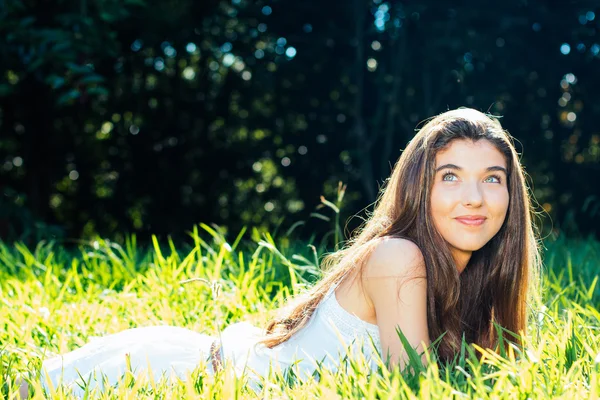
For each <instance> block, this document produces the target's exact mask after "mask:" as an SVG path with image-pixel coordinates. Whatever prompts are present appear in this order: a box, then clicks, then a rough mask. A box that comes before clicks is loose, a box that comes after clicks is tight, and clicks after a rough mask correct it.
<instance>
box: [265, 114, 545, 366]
mask: <svg viewBox="0 0 600 400" xmlns="http://www.w3.org/2000/svg"><path fill="white" fill-rule="evenodd" d="M457 139H468V140H472V141H477V140H481V139H485V140H488V141H490V142H491V143H492V144H493V145H495V147H496V148H497V149H498V150H499V151H500V152H501V153H502V154H503V155H504V157H505V158H506V162H507V167H508V168H507V170H508V192H509V207H508V211H507V214H506V218H505V220H504V223H503V225H502V227H501V228H500V230H499V231H498V233H497V234H496V235H495V236H494V237H493V238H492V239H491V240H490V241H489V242H488V243H487V244H486V245H485V246H484V247H483V248H481V249H480V250H478V251H475V252H473V254H472V257H471V259H470V261H469V263H468V265H467V267H466V269H465V270H464V271H463V272H462V273H461V274H460V275H459V273H458V270H457V268H456V265H455V263H454V261H453V258H452V255H451V252H450V249H449V247H448V245H447V243H446V241H445V240H444V238H443V237H442V236H441V235H440V233H439V232H438V231H437V230H436V229H435V227H434V225H433V221H432V218H431V211H430V193H431V188H432V185H433V179H434V175H435V171H434V170H435V156H436V154H437V152H438V151H440V150H442V149H444V148H446V147H447V146H448V145H449V143H450V142H452V141H453V140H457ZM532 216H533V211H532V206H531V202H530V196H529V193H528V189H527V186H526V184H525V174H524V171H523V168H522V167H521V165H520V162H519V159H518V155H517V152H516V150H515V147H514V142H513V139H512V137H511V136H510V135H509V134H508V133H507V132H506V131H505V130H504V129H503V128H502V126H501V125H500V123H499V122H498V121H497V120H496V119H494V118H491V117H489V116H487V115H485V114H483V113H481V112H479V111H476V110H473V109H467V108H460V109H457V110H452V111H448V112H445V113H443V114H441V115H438V116H437V117H435V118H432V119H431V120H430V121H429V122H428V123H427V124H425V125H424V126H423V128H422V129H420V130H419V132H418V133H417V134H416V135H415V137H414V138H413V139H412V140H411V141H410V143H409V144H408V146H407V147H406V149H405V150H404V152H403V153H402V155H401V156H400V158H399V159H398V161H397V163H396V165H395V166H394V169H393V171H392V174H391V176H390V177H389V178H388V179H387V180H386V182H385V184H384V186H383V187H382V189H381V191H380V193H379V196H378V199H377V201H376V202H375V207H374V210H373V212H372V214H371V215H370V217H369V218H368V219H367V220H366V221H365V222H364V223H363V225H362V226H361V227H360V228H359V229H358V230H357V231H355V234H354V235H353V237H352V238H350V239H349V240H348V242H347V243H346V245H345V246H344V247H343V248H342V249H341V250H339V251H337V252H335V253H332V254H329V255H327V256H326V257H325V258H324V260H323V263H322V267H323V269H324V271H325V272H324V277H323V278H322V279H321V280H319V282H317V283H316V284H315V285H314V286H313V287H312V288H311V289H310V291H309V292H308V293H307V294H306V295H305V296H302V297H301V298H299V299H297V300H296V302H294V303H291V304H292V305H291V306H288V308H287V310H286V311H285V313H284V314H282V315H281V316H279V317H277V318H275V319H274V320H272V321H271V322H270V323H269V324H268V325H267V336H266V337H265V339H264V340H263V341H262V343H264V344H265V345H266V346H267V347H274V346H276V345H278V344H280V343H283V342H285V341H286V340H288V339H289V338H290V337H292V336H293V335H294V334H295V333H296V332H298V331H299V330H300V329H302V327H304V326H305V325H306V323H307V322H308V320H309V319H310V317H311V316H312V314H313V312H314V311H315V309H316V307H317V305H318V304H319V302H320V301H321V300H322V299H323V297H324V296H325V294H326V293H327V291H328V290H329V288H330V287H331V285H333V284H335V283H336V282H338V281H340V280H341V279H343V277H344V276H345V275H346V274H347V272H349V271H350V270H352V269H355V268H358V269H359V272H362V268H363V266H364V264H365V261H366V260H367V258H368V257H369V255H370V253H371V251H372V250H373V248H374V246H375V245H376V244H377V242H378V241H379V239H380V238H384V237H388V236H391V237H400V238H405V239H408V240H411V241H413V242H414V243H415V244H417V245H418V246H419V248H420V249H421V252H422V253H423V257H424V259H425V267H426V271H427V309H428V314H427V322H428V326H429V335H430V338H432V339H433V340H436V339H437V338H439V337H440V336H441V335H442V334H444V333H445V335H444V336H443V338H442V340H441V342H440V343H439V347H438V356H439V357H440V358H441V359H446V360H448V359H451V358H452V357H453V356H454V355H455V353H456V351H457V350H458V349H459V348H460V343H461V340H462V337H463V335H464V337H465V339H466V341H467V342H468V343H476V344H478V345H480V346H481V347H484V348H492V349H493V348H494V347H495V346H496V345H497V342H498V337H497V334H496V333H495V330H494V327H493V323H496V324H498V325H499V326H501V327H502V328H504V329H506V330H508V331H510V332H514V333H516V334H520V333H524V332H525V330H526V325H527V316H528V312H527V303H528V300H530V299H536V298H537V296H536V294H537V291H538V276H539V275H538V273H539V272H538V270H539V266H540V255H539V248H538V242H537V239H536V231H535V228H534V224H533V222H532ZM509 339H512V341H513V342H515V343H517V344H520V340H519V338H516V339H513V338H509Z"/></svg>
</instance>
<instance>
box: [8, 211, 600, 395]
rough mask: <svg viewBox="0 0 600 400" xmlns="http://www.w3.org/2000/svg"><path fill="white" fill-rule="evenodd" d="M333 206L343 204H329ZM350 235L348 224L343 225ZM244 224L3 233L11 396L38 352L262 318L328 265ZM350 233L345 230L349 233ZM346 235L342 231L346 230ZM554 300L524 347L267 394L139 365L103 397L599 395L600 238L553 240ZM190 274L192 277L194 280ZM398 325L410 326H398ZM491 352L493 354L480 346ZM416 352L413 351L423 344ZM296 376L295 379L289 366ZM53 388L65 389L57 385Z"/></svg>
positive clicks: (286, 386)
mask: <svg viewBox="0 0 600 400" xmlns="http://www.w3.org/2000/svg"><path fill="white" fill-rule="evenodd" d="M332 205H333V204H332ZM335 235H336V237H338V236H337V235H340V233H339V232H338V233H336V234H335ZM275 236H276V237H272V236H271V235H270V234H269V233H267V232H258V231H256V230H252V231H250V232H247V231H246V230H243V231H242V232H239V234H238V235H236V236H235V237H225V236H224V235H223V234H222V233H221V232H220V231H219V230H218V228H216V227H210V226H207V225H200V226H197V227H195V228H194V230H193V231H192V232H190V241H189V243H187V244H185V245H183V244H179V245H178V246H177V245H175V244H174V243H173V242H172V241H171V240H166V241H159V240H158V239H156V238H154V240H153V243H152V246H151V247H149V248H143V247H141V246H139V245H138V244H137V243H136V238H135V236H131V237H129V238H128V239H127V240H126V242H125V243H124V244H122V245H120V244H117V243H114V242H110V241H108V240H102V239H97V240H95V241H92V242H86V243H81V244H80V245H79V246H78V247H77V249H76V250H67V249H65V248H64V247H62V246H60V245H57V244H55V243H51V242H40V243H39V244H38V245H37V246H36V247H35V248H31V249H30V248H27V247H25V246H23V245H21V244H19V243H15V244H11V245H9V244H4V243H0V327H2V328H1V329H0V359H1V362H0V393H1V395H0V397H3V398H16V387H15V379H16V377H17V375H19V374H25V375H26V376H31V377H32V385H33V388H34V390H35V393H36V394H35V396H36V398H43V397H42V394H41V387H40V385H39V383H37V381H36V380H35V379H33V376H34V375H35V374H36V373H37V371H38V370H39V367H40V360H41V359H43V358H44V357H47V356H49V355H52V354H56V353H63V352H67V351H69V350H72V349H74V348H76V347H78V346H81V345H83V344H85V343H86V342H87V341H88V340H89V339H90V338H92V337H94V336H102V335H106V334H109V333H114V332H118V331H120V330H123V329H127V328H130V327H136V326H149V325H157V324H161V325H164V324H169V325H177V326H182V327H186V328H189V329H193V330H196V331H198V332H204V333H208V334H212V335H217V334H218V332H219V331H220V330H222V329H223V328H224V327H225V326H227V325H228V324H231V323H233V322H237V321H242V320H247V321H250V322H252V323H254V324H257V325H263V324H264V323H265V322H266V321H267V320H268V318H269V317H270V315H272V312H273V311H274V310H275V309H276V307H277V306H279V305H281V304H282V302H283V301H284V299H285V298H287V297H289V296H291V295H293V294H296V293H298V292H299V291H301V290H302V289H303V288H304V287H306V286H307V285H310V284H311V283H312V282H313V281H314V280H315V279H317V278H318V276H319V273H320V272H319V268H318V260H319V257H320V256H322V254H323V252H324V247H323V246H313V245H312V244H306V243H297V242H294V241H292V240H290V238H289V237H287V235H279V236H277V235H275ZM338 238H339V237H338ZM336 243H337V241H336ZM545 246H546V250H545V273H544V284H543V288H544V307H543V309H542V310H539V312H538V313H537V315H536V318H535V322H534V323H533V324H531V325H530V327H529V332H528V335H527V343H528V344H527V350H526V351H525V353H524V354H521V353H520V352H519V351H518V350H516V349H514V348H513V347H511V346H507V347H506V348H505V349H503V351H502V352H501V353H500V354H495V353H492V352H489V351H487V350H485V349H478V348H473V347H471V346H468V345H466V344H465V345H463V348H462V351H461V354H460V357H459V358H458V359H457V360H456V362H455V363H453V364H451V365H447V366H443V365H438V364H437V363H435V362H432V363H430V364H429V366H428V367H423V366H422V365H420V360H419V357H413V358H412V361H411V365H410V368H408V369H407V370H406V371H404V373H400V371H391V372H389V371H387V370H385V369H383V368H382V369H381V370H380V371H379V372H378V373H375V374H370V372H369V369H368V368H367V366H366V365H365V363H364V362H362V361H364V360H361V359H360V357H357V358H356V359H355V360H351V361H350V362H349V363H348V365H347V367H346V368H344V369H341V370H340V371H338V372H336V373H331V372H329V371H326V370H322V371H319V375H320V379H319V380H318V381H317V380H314V381H308V382H304V383H300V382H298V381H297V380H295V379H293V374H292V375H287V376H283V375H281V374H276V373H274V374H273V375H272V376H270V377H269V378H268V379H267V381H266V382H265V383H264V385H263V389H262V391H260V392H258V393H256V392H254V391H252V390H250V389H248V385H247V384H246V383H247V382H246V381H245V378H244V377H242V378H238V377H236V376H235V375H234V373H233V370H232V369H231V368H226V369H225V371H223V372H221V373H219V374H217V375H216V376H211V375H209V374H207V373H206V370H205V368H204V367H205V366H204V365H200V366H198V368H197V369H196V370H195V371H194V372H193V373H192V374H191V375H190V376H189V377H188V379H186V380H184V381H170V380H169V379H167V377H165V378H164V379H162V380H160V381H157V382H154V381H152V380H151V379H149V378H147V377H144V376H141V375H139V376H135V374H128V375H126V376H124V377H123V382H122V384H121V385H119V386H118V387H117V388H108V389H106V390H104V391H103V392H98V391H96V390H94V391H92V392H91V393H89V395H90V397H93V398H184V397H185V398H278V399H279V398H328V399H329V398H332V399H335V398H369V399H370V398H411V399H412V398H483V399H486V398H511V399H512V398H522V399H527V398H544V399H546V398H569V399H586V398H588V399H595V398H598V397H599V396H600V311H599V309H600V288H599V286H600V285H599V284H598V276H599V275H600V261H599V260H600V243H599V242H597V241H594V240H592V239H588V240H567V239H565V238H558V239H556V240H552V241H548V242H546V243H545ZM184 282H187V283H184ZM400 334H401V333H400ZM481 354H483V357H481V359H480V357H478V356H479V355H481ZM413 356H414V355H413ZM290 376H291V378H290ZM54 390H55V392H54V393H53V394H52V396H53V397H54V398H68V397H69V395H68V393H64V392H62V391H61V390H60V388H54Z"/></svg>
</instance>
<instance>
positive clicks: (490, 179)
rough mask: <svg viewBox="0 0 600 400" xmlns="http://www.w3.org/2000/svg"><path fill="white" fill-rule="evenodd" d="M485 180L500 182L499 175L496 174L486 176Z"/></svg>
mask: <svg viewBox="0 0 600 400" xmlns="http://www.w3.org/2000/svg"><path fill="white" fill-rule="evenodd" d="M485 181H486V182H491V183H500V177H499V176H496V175H491V176H488V177H487V178H486V179H485Z"/></svg>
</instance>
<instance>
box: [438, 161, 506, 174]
mask: <svg viewBox="0 0 600 400" xmlns="http://www.w3.org/2000/svg"><path fill="white" fill-rule="evenodd" d="M442 169H455V170H458V171H461V170H462V169H463V168H462V167H459V166H458V165H456V164H444V165H442V166H440V167H437V168H436V169H435V172H438V171H440V170H442ZM485 170H486V172H491V171H501V172H504V174H505V175H506V176H508V171H506V168H504V167H501V166H499V165H493V166H491V167H487V168H486V169H485Z"/></svg>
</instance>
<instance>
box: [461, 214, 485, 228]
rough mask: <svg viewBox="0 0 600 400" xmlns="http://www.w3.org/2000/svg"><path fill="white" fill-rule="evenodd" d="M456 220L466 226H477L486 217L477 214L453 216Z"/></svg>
mask: <svg viewBox="0 0 600 400" xmlns="http://www.w3.org/2000/svg"><path fill="white" fill-rule="evenodd" d="M455 219H456V220H457V221H458V222H460V223H461V224H463V225H467V226H479V225H482V224H483V223H484V222H485V220H486V218H485V217H483V216H478V215H465V216H462V217H457V218H455Z"/></svg>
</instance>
